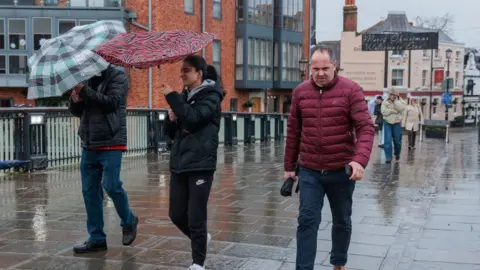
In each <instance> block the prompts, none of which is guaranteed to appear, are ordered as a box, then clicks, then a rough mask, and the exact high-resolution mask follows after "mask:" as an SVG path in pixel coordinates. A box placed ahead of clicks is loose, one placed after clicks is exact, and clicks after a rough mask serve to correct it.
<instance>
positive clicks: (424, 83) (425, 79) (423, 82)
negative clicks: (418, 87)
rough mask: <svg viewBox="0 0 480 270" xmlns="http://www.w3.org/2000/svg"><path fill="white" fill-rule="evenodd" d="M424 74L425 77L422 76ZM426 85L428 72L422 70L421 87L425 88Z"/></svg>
mask: <svg viewBox="0 0 480 270" xmlns="http://www.w3.org/2000/svg"><path fill="white" fill-rule="evenodd" d="M423 74H425V77H424V76H423ZM427 85H428V70H426V69H424V70H422V86H423V87H425V86H427Z"/></svg>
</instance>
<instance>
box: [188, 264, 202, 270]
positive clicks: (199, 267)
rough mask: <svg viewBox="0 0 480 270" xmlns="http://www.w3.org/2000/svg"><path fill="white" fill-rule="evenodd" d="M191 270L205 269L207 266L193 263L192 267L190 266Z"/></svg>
mask: <svg viewBox="0 0 480 270" xmlns="http://www.w3.org/2000/svg"><path fill="white" fill-rule="evenodd" d="M188 269H189V270H205V267H203V266H200V265H198V264H193V265H192V266H190V268H188Z"/></svg>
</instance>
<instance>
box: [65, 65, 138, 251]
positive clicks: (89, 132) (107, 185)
mask: <svg viewBox="0 0 480 270" xmlns="http://www.w3.org/2000/svg"><path fill="white" fill-rule="evenodd" d="M127 94H128V81H127V77H126V76H125V74H124V73H123V71H120V70H118V69H115V68H113V67H109V68H107V69H106V70H105V71H103V72H102V73H101V74H99V76H95V77H93V78H91V79H90V80H89V81H87V82H86V83H85V84H79V85H77V86H76V87H75V88H74V89H72V92H71V98H70V103H69V107H68V110H69V111H70V113H71V114H72V115H74V116H76V117H80V128H79V131H78V134H79V136H80V139H81V140H82V148H83V150H82V159H81V162H80V173H81V178H82V193H83V200H84V202H85V209H86V212H87V231H88V234H89V235H90V237H89V238H88V240H87V241H86V242H85V243H84V244H82V245H79V246H75V247H74V248H73V251H74V252H75V253H88V252H94V251H104V250H107V240H106V237H107V236H106V234H105V232H104V231H103V226H104V223H103V190H102V186H103V188H104V189H105V191H106V192H107V194H108V196H109V197H110V198H111V199H112V201H113V204H114V205H115V210H117V213H118V215H119V216H120V219H121V224H120V225H121V227H122V232H123V237H122V243H123V245H126V246H128V245H131V244H132V243H133V241H135V238H136V236H137V226H138V218H137V217H136V216H135V215H134V214H133V213H132V210H131V209H130V206H129V203H128V197H127V193H126V192H125V190H124V189H123V187H122V181H121V180H120V171H121V169H122V154H123V152H124V151H126V150H127V108H126V106H127Z"/></svg>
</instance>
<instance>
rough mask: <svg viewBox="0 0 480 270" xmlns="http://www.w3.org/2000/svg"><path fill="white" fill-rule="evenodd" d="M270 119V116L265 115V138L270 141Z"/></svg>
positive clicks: (271, 136) (271, 137) (271, 131)
mask: <svg viewBox="0 0 480 270" xmlns="http://www.w3.org/2000/svg"><path fill="white" fill-rule="evenodd" d="M271 121H272V117H271V116H270V115H267V121H266V123H265V124H266V127H267V128H266V136H265V137H266V138H267V141H271V140H272V139H273V134H272V133H273V132H274V131H273V130H272V128H271V127H272V125H271V124H270V122H271Z"/></svg>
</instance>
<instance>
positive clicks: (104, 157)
mask: <svg viewBox="0 0 480 270" xmlns="http://www.w3.org/2000/svg"><path fill="white" fill-rule="evenodd" d="M121 168H122V151H116V150H115V151H97V150H87V149H83V152H82V161H81V163H80V172H81V175H82V193H83V200H84V202H85V209H86V211H87V230H88V234H89V235H90V238H89V241H92V242H103V241H105V240H106V235H105V232H104V231H103V226H104V224H103V190H102V178H103V188H104V189H105V191H106V192H107V194H108V196H109V197H110V198H111V199H112V201H113V204H114V205H115V209H116V210H117V213H118V215H119V216H120V219H121V224H120V225H121V226H122V227H123V226H125V225H129V224H132V223H133V214H132V211H131V210H130V206H129V205H128V198H127V193H126V192H125V190H124V189H123V187H122V184H123V183H122V181H121V180H120V170H121Z"/></svg>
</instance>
